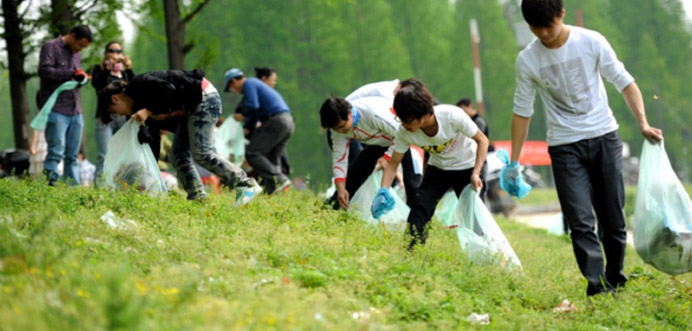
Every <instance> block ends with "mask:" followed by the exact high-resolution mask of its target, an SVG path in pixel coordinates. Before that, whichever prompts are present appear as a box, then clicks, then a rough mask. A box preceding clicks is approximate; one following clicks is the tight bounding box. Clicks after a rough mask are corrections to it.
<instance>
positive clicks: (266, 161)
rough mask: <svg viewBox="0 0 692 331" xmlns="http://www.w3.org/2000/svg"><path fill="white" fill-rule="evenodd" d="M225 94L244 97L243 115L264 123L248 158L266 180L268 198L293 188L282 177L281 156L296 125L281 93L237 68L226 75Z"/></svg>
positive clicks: (251, 141)
mask: <svg viewBox="0 0 692 331" xmlns="http://www.w3.org/2000/svg"><path fill="white" fill-rule="evenodd" d="M224 78H225V80H226V85H225V88H224V91H225V92H229V91H232V92H234V93H237V94H241V95H242V96H243V99H244V101H243V105H242V106H243V110H242V115H243V116H244V117H245V118H248V119H250V120H251V121H255V122H254V123H250V125H252V126H253V127H254V125H253V124H255V123H256V121H259V122H261V123H262V125H261V126H260V127H259V128H257V129H256V130H255V132H254V133H253V134H252V137H251V138H250V144H249V145H248V147H247V149H246V151H245V158H246V159H247V161H248V163H249V164H250V166H251V167H252V168H253V169H254V170H255V172H257V174H258V175H259V176H260V177H261V178H262V181H261V182H262V185H264V187H265V192H266V193H268V194H271V193H274V192H277V191H281V190H283V189H285V188H287V187H288V186H290V185H291V181H290V179H289V178H288V177H287V176H286V175H284V174H282V173H281V161H280V160H281V154H283V151H284V149H285V148H286V143H287V142H288V139H289V138H291V136H292V135H293V131H294V129H295V125H294V123H293V117H292V116H291V111H290V109H289V108H288V105H286V102H285V101H284V99H283V98H282V97H281V95H280V94H279V92H277V91H276V90H275V89H273V88H271V87H269V86H268V85H267V84H265V83H264V82H262V81H261V80H259V79H258V78H254V77H250V78H247V77H245V74H243V72H242V71H241V70H240V69H237V68H233V69H230V70H228V71H226V73H225V74H224Z"/></svg>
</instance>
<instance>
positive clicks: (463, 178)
mask: <svg viewBox="0 0 692 331" xmlns="http://www.w3.org/2000/svg"><path fill="white" fill-rule="evenodd" d="M484 167H485V166H484ZM472 173H473V168H469V169H464V170H442V169H440V168H438V167H435V166H432V165H428V168H427V169H425V176H423V183H422V184H421V185H420V188H419V189H418V196H417V198H416V202H415V204H413V206H411V213H410V214H408V232H409V234H410V235H411V236H413V240H412V241H411V246H410V247H413V245H415V244H417V243H420V244H425V240H426V238H427V231H426V228H425V226H426V225H427V224H428V222H430V219H431V218H432V217H433V214H435V208H436V207H437V204H438V203H439V202H440V199H442V196H444V194H445V193H446V192H447V191H448V190H449V189H450V188H451V189H454V193H456V195H457V197H459V195H460V194H461V191H462V190H463V189H464V187H466V185H468V184H469V183H471V174H472ZM484 177H485V176H484V175H483V171H481V180H482V181H484V180H485V179H484ZM483 190H485V187H484V188H483Z"/></svg>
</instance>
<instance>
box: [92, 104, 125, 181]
mask: <svg viewBox="0 0 692 331" xmlns="http://www.w3.org/2000/svg"><path fill="white" fill-rule="evenodd" d="M125 122H127V117H126V116H124V115H113V120H112V121H111V122H110V123H108V124H104V123H103V122H101V119H99V118H97V119H96V123H95V124H94V134H95V136H96V147H97V148H98V150H99V155H98V159H96V172H95V173H94V179H98V178H99V177H101V175H102V174H103V160H105V159H106V152H108V142H109V141H110V140H111V137H113V135H114V134H115V133H116V132H118V130H119V129H120V128H121V127H122V126H123V125H125Z"/></svg>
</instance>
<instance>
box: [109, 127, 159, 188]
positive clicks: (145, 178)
mask: <svg viewBox="0 0 692 331" xmlns="http://www.w3.org/2000/svg"><path fill="white" fill-rule="evenodd" d="M140 126H141V124H140V123H139V122H138V121H136V120H130V121H128V122H127V123H125V125H123V127H122V128H120V130H118V132H116V133H115V134H114V135H113V137H112V138H111V140H110V141H109V142H108V152H107V153H106V158H105V159H104V161H103V176H104V182H105V184H106V186H108V187H111V188H114V189H128V188H129V187H132V186H136V187H137V189H138V190H140V191H147V192H149V193H151V194H157V193H159V192H164V193H166V192H167V189H166V185H165V183H164V181H163V179H162V178H161V171H160V170H159V166H158V164H157V163H156V159H155V158H154V154H153V153H152V152H151V148H150V147H149V145H148V144H140V143H139V140H138V139H137V133H138V132H139V127H140Z"/></svg>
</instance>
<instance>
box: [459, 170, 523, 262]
mask: <svg viewBox="0 0 692 331" xmlns="http://www.w3.org/2000/svg"><path fill="white" fill-rule="evenodd" d="M452 223H453V224H457V225H458V226H459V227H458V228H457V237H458V238H459V244H460V245H461V249H462V250H463V251H464V252H465V253H466V254H467V255H468V257H469V258H470V259H471V260H472V261H474V262H477V263H485V262H499V263H500V265H502V266H509V267H516V268H518V269H519V270H521V269H522V267H521V262H520V261H519V258H518V257H517V254H516V253H514V250H513V249H512V246H511V245H510V244H509V242H508V241H507V238H506V237H505V235H504V233H502V230H501V229H500V226H498V225H497V223H496V222H495V219H494V218H493V215H492V214H491V213H490V211H489V210H488V208H487V207H486V206H485V204H484V203H483V201H481V199H480V197H479V196H478V192H476V191H475V190H473V188H472V187H471V184H469V185H467V186H466V187H465V188H464V190H463V191H462V192H461V195H460V196H459V202H458V204H457V209H456V211H455V212H454V215H453V218H452Z"/></svg>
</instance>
